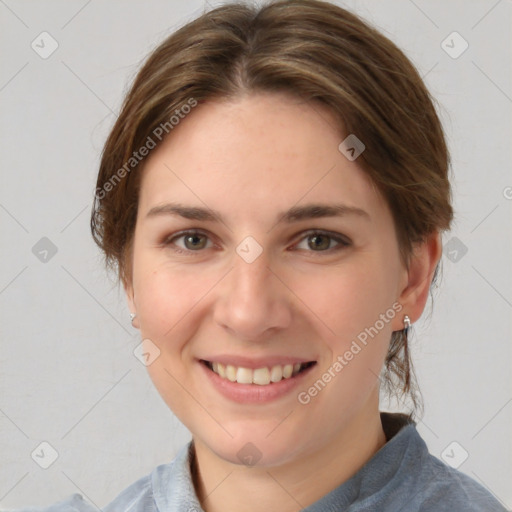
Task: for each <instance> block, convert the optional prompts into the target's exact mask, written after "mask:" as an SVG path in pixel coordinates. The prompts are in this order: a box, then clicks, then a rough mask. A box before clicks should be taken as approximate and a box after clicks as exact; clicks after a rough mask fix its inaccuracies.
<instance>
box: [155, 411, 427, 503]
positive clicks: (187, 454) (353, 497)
mask: <svg viewBox="0 0 512 512" xmlns="http://www.w3.org/2000/svg"><path fill="white" fill-rule="evenodd" d="M381 422H382V427H383V430H384V433H385V435H386V439H387V442H386V444H385V445H384V446H383V447H382V448H381V449H380V450H379V451H378V452H377V453H376V454H375V455H374V456H373V457H372V458H371V459H370V460H369V461H368V462H367V463H366V464H365V465H364V466H363V467H362V468H361V469H360V470H359V471H358V472H357V473H356V474H355V475H354V476H353V477H351V478H350V479H349V480H347V481H346V482H344V483H343V484H341V485H340V486H338V487H337V488H336V489H334V490H333V491H331V492H330V493H328V494H326V495H325V496H324V497H322V498H320V500H318V501H316V502H315V503H313V504H312V505H310V506H309V507H307V508H306V509H304V511H303V512H320V511H321V512H325V511H330V510H333V511H334V510H340V507H343V506H348V505H351V504H354V503H356V502H357V503H362V502H363V501H372V502H374V501H375V500H376V499H377V497H378V495H379V494H381V493H386V492H388V491H389V486H392V485H394V484H393V482H394V481H397V478H395V477H398V480H399V479H400V478H399V474H400V470H401V468H404V467H405V466H407V463H408V462H409V463H410V461H411V459H414V458H417V457H420V456H421V454H422V452H423V451H424V450H426V445H425V443H424V442H423V440H422V439H421V437H420V436H419V434H418V432H417V431H416V427H415V424H414V422H413V421H412V419H411V418H410V417H409V416H406V415H404V414H393V413H386V412H381ZM193 457H194V447H193V443H192V442H190V443H188V444H187V445H185V446H184V447H183V448H182V449H181V450H180V451H179V453H178V454H177V456H176V458H175V459H174V461H173V462H172V463H171V464H165V465H161V466H158V467H157V468H155V470H154V471H153V473H152V474H151V484H152V488H153V497H154V500H155V503H156V505H157V507H158V510H160V511H162V512H163V511H166V510H174V511H176V512H191V511H193V512H201V511H202V510H203V509H202V508H201V505H200V503H199V500H198V499H197V495H196V492H195V489H194V484H193V480H192V474H191V470H190V461H191V460H193Z"/></svg>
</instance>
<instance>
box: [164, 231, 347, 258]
mask: <svg viewBox="0 0 512 512" xmlns="http://www.w3.org/2000/svg"><path fill="white" fill-rule="evenodd" d="M194 235H200V236H205V237H207V238H208V240H209V241H211V240H210V237H209V235H208V233H205V232H203V231H199V230H189V231H180V232H179V233H176V234H174V235H172V236H170V237H167V238H165V239H164V240H163V242H162V244H161V245H162V246H163V247H170V246H171V245H173V247H172V250H173V251H174V252H176V253H179V254H186V255H190V256H193V255H194V256H195V254H194V253H198V254H199V253H201V252H203V250H205V249H211V247H206V248H204V249H199V250H197V251H194V250H191V249H182V248H180V247H177V246H176V245H174V244H175V242H176V240H179V239H180V238H184V237H187V236H194ZM318 235H321V236H326V237H328V238H329V239H330V240H331V241H334V242H336V243H337V244H338V245H336V246H334V247H330V248H329V249H326V250H321V251H314V250H307V252H310V253H318V254H319V255H322V254H332V253H333V252H335V251H339V250H341V249H344V248H346V247H349V246H351V245H352V242H351V241H350V240H349V239H348V238H347V237H345V236H343V235H340V234H339V233H332V232H330V231H324V230H321V229H320V230H319V229H312V230H309V231H305V232H304V233H303V235H302V237H301V238H300V239H299V240H298V242H296V243H295V244H294V246H296V245H299V244H300V243H301V242H302V241H303V240H307V239H308V238H310V237H313V236H318ZM329 245H330V244H329ZM303 250H305V249H303Z"/></svg>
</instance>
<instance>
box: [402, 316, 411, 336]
mask: <svg viewBox="0 0 512 512" xmlns="http://www.w3.org/2000/svg"><path fill="white" fill-rule="evenodd" d="M410 328H411V319H410V318H409V315H405V316H404V330H405V334H407V333H408V332H409V329H410Z"/></svg>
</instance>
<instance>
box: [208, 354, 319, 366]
mask: <svg viewBox="0 0 512 512" xmlns="http://www.w3.org/2000/svg"><path fill="white" fill-rule="evenodd" d="M200 360H201V361H208V362H209V363H222V364H223V365H224V366H227V365H232V366H236V367H238V368H240V367H242V368H249V369H252V370H256V369H257V368H272V367H273V366H276V365H286V364H297V363H301V364H303V363H311V362H315V361H316V359H314V358H309V359H308V358H301V357H291V356H268V357H247V356H235V355H227V354H221V355H216V356H207V357H203V358H201V359H200Z"/></svg>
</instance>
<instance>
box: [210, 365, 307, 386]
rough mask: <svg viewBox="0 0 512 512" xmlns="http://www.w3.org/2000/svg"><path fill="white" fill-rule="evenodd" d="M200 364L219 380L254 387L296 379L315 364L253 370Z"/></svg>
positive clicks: (264, 367) (274, 366) (276, 366)
mask: <svg viewBox="0 0 512 512" xmlns="http://www.w3.org/2000/svg"><path fill="white" fill-rule="evenodd" d="M200 362H201V363H202V364H203V365H204V366H206V367H207V368H208V369H209V370H210V371H212V372H213V373H215V374H216V375H218V376H219V377H220V378H221V379H224V380H226V381H229V382H236V383H238V384H254V385H256V386H272V385H273V384H277V383H278V382H281V381H282V380H286V379H291V378H293V377H296V376H297V375H299V374H301V373H303V372H305V371H307V370H308V369H309V368H311V367H312V366H314V365H315V364H316V361H308V362H305V363H294V364H275V365H272V366H271V367H267V366H263V367H261V368H254V369H253V368H245V367H243V366H234V365H231V364H223V363H220V362H216V361H206V360H204V359H201V360H200Z"/></svg>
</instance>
